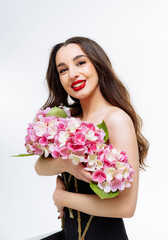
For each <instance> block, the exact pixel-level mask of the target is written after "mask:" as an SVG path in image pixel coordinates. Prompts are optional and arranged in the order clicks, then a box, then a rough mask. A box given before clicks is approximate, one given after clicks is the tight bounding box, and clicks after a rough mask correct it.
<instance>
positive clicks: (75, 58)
mask: <svg viewBox="0 0 168 240" xmlns="http://www.w3.org/2000/svg"><path fill="white" fill-rule="evenodd" d="M80 57H86V55H77V56H76V57H74V58H73V61H75V60H77V59H78V58H80ZM64 65H65V63H63V62H61V63H59V64H58V65H57V68H58V67H60V66H64Z"/></svg>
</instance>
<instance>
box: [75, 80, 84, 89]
mask: <svg viewBox="0 0 168 240" xmlns="http://www.w3.org/2000/svg"><path fill="white" fill-rule="evenodd" d="M84 82H85V81H83V82H80V83H77V84H75V85H74V86H73V88H76V87H80V86H81V85H82V84H83V83H84Z"/></svg>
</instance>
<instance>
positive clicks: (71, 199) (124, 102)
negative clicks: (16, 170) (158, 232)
mask: <svg viewBox="0 0 168 240" xmlns="http://www.w3.org/2000/svg"><path fill="white" fill-rule="evenodd" d="M46 78H47V82H48V87H49V97H48V100H47V102H46V104H45V105H44V106H43V108H46V107H54V106H66V107H69V108H70V111H71V115H72V116H74V117H78V118H80V119H81V120H82V121H89V122H92V123H94V124H99V123H100V122H102V121H103V120H104V122H105V123H106V125H107V128H108V131H109V138H108V142H107V143H108V144H113V146H114V147H115V148H117V149H119V150H120V149H123V150H124V151H126V152H127V155H128V161H129V164H130V165H131V166H132V168H133V170H134V174H133V183H132V186H131V188H129V189H126V190H124V191H123V192H120V194H119V195H118V196H117V197H115V198H109V199H103V200H102V199H100V198H99V197H98V196H97V195H95V194H94V192H93V191H92V190H91V188H90V187H89V184H88V183H90V182H91V180H92V174H91V172H89V171H87V170H85V168H84V165H83V164H82V163H80V164H78V165H73V163H72V160H71V159H66V160H65V159H62V158H61V157H59V158H57V159H53V158H52V157H49V158H47V159H45V158H44V157H40V158H39V159H38V160H37V162H36V165H35V169H36V172H37V174H39V175H57V174H60V173H61V174H62V173H64V176H65V179H64V182H66V181H67V180H66V179H71V177H70V176H74V178H73V179H74V180H73V181H70V184H69V187H68V189H67V188H66V187H65V185H64V182H63V181H62V180H61V178H58V177H57V184H56V188H55V191H54V194H53V200H54V203H55V205H56V206H57V208H58V211H59V212H60V216H59V218H63V219H64V220H63V223H64V224H63V225H64V228H63V230H62V231H61V232H59V233H57V234H55V235H52V236H49V237H47V238H46V239H65V240H69V239H73V240H76V239H78V240H82V239H84V237H83V235H82V234H84V235H85V240H94V239H96V240H99V239H102V238H103V239H104V240H106V239H112V240H126V239H128V236H127V234H126V230H125V227H124V223H123V218H129V217H132V216H133V215H134V212H135V208H136V203H137V194H138V179H139V168H144V166H145V163H144V160H145V158H146V156H147V152H148V147H149V144H148V141H147V140H146V139H145V138H144V137H143V136H142V134H141V131H140V130H141V126H142V120H141V118H140V117H139V116H138V115H137V113H136V112H135V110H134V109H133V107H132V105H131V102H130V97H129V93H128V91H127V89H126V88H125V86H124V85H123V83H122V82H121V81H120V80H119V79H118V78H117V76H116V74H115V73H114V71H113V69H112V66H111V63H110V60H109V58H108V57H107V55H106V53H105V52H104V50H103V49H102V48H101V47H100V46H99V45H98V44H97V43H96V42H95V41H93V40H91V39H88V38H84V37H73V38H70V39H68V40H67V41H66V42H65V43H59V44H57V45H55V46H54V47H53V49H52V52H51V55H50V59H49V65H48V70H47V76H46ZM68 96H70V98H71V99H72V100H73V101H74V102H73V103H72V104H70V103H69V102H68ZM69 177H70V178H69ZM74 184H75V187H74ZM75 191H76V192H75ZM68 209H72V212H73V214H74V216H73V217H74V218H72V214H70V215H69V210H68ZM79 213H80V215H79ZM79 216H81V218H79ZM93 216H94V217H93ZM80 219H81V222H80ZM79 222H80V224H81V229H80V231H79V228H78V224H79ZM87 224H89V225H90V226H89V228H88V225H87ZM86 229H87V232H86V231H85V230H86Z"/></svg>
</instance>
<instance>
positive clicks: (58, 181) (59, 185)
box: [53, 176, 65, 219]
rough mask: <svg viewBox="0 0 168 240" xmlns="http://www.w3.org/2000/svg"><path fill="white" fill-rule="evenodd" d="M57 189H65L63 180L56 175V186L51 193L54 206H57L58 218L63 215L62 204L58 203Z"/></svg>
mask: <svg viewBox="0 0 168 240" xmlns="http://www.w3.org/2000/svg"><path fill="white" fill-rule="evenodd" d="M59 191H65V184H64V183H63V181H62V180H61V177H60V176H57V178H56V188H55V191H54V193H53V201H54V204H55V206H56V207H57V209H58V210H57V212H59V216H58V219H60V218H62V217H63V215H64V206H60V205H58V203H57V202H58V201H57V200H58V197H59Z"/></svg>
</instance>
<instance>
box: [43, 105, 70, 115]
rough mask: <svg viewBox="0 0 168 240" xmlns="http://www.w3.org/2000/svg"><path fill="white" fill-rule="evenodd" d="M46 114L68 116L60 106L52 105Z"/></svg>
mask: <svg viewBox="0 0 168 240" xmlns="http://www.w3.org/2000/svg"><path fill="white" fill-rule="evenodd" d="M46 116H54V117H59V118H66V117H68V116H67V114H66V112H65V111H64V110H62V109H61V108H58V107H53V108H52V109H51V110H50V111H49V112H48V113H47V115H46Z"/></svg>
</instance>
